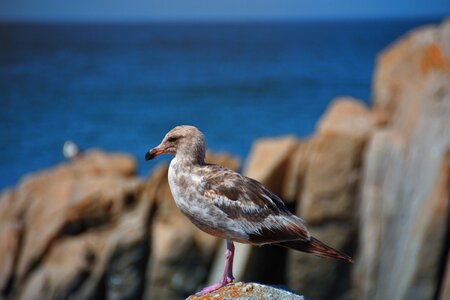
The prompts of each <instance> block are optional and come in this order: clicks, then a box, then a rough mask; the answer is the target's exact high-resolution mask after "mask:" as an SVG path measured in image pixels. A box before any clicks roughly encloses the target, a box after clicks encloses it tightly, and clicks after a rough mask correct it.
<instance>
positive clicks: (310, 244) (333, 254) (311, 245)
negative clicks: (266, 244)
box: [278, 237, 354, 263]
mask: <svg viewBox="0 0 450 300" xmlns="http://www.w3.org/2000/svg"><path fill="white" fill-rule="evenodd" d="M278 245H280V246H283V247H286V248H290V249H294V250H298V251H303V252H307V253H312V254H315V255H318V256H322V257H330V258H335V259H340V260H344V261H346V262H349V263H353V262H354V261H353V259H352V258H351V257H350V256H348V255H347V254H344V253H342V252H340V251H338V250H336V249H333V248H331V247H330V246H327V245H325V244H324V243H322V242H321V241H319V240H318V239H315V238H313V237H311V240H309V241H307V242H305V241H289V242H282V243H279V244H278Z"/></svg>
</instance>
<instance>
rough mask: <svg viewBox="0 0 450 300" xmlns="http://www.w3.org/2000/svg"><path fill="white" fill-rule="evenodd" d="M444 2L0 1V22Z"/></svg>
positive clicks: (310, 14) (331, 11)
mask: <svg viewBox="0 0 450 300" xmlns="http://www.w3.org/2000/svg"><path fill="white" fill-rule="evenodd" d="M448 15H450V0H220V1H219V0H75V1H67V0H0V20H3V21H8V20H35V21H39V20H42V21H48V20H63V21H64V20H68V21H70V20H90V21H96V20H97V21H102V20H106V21H137V20H205V19H206V20H222V19H225V20H233V19H238V20H251V19H345V18H380V17H403V18H411V17H444V16H448Z"/></svg>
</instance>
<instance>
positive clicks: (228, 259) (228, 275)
mask: <svg viewBox="0 0 450 300" xmlns="http://www.w3.org/2000/svg"><path fill="white" fill-rule="evenodd" d="M233 258H234V244H233V242H231V241H228V240H227V252H225V270H224V271H223V276H222V280H220V281H219V282H218V283H216V284H213V285H211V286H208V287H205V288H204V289H203V290H201V291H200V292H198V293H196V294H195V295H196V296H202V295H205V294H208V293H210V292H212V291H215V290H218V289H220V288H221V287H224V286H226V285H227V284H228V283H230V282H232V281H233V280H234V276H233Z"/></svg>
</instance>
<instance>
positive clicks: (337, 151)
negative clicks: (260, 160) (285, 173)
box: [287, 98, 374, 299]
mask: <svg viewBox="0 0 450 300" xmlns="http://www.w3.org/2000/svg"><path fill="white" fill-rule="evenodd" d="M373 130H374V121H373V118H372V115H371V113H370V112H369V111H368V110H367V108H365V107H364V106H363V105H362V104H360V103H359V102H357V101H355V100H354V99H351V98H338V99H336V100H335V101H333V103H332V104H331V106H330V108H329V109H328V111H327V113H326V114H325V116H324V117H323V119H322V120H321V122H320V124H319V131H318V133H317V134H316V135H314V136H313V137H312V138H311V139H310V140H309V141H308V144H309V147H308V148H307V149H308V154H306V155H304V156H305V157H308V160H307V162H306V166H305V167H302V169H303V170H304V174H303V175H302V176H301V177H302V178H303V182H301V183H300V186H301V187H302V188H301V192H300V193H299V196H298V197H299V198H298V203H297V214H298V215H300V216H301V217H302V218H303V219H304V220H305V222H306V223H307V225H308V228H309V229H310V231H311V233H312V234H313V236H315V237H316V238H318V239H320V240H321V241H323V242H325V243H327V244H329V245H330V246H333V247H335V248H337V249H341V250H343V251H345V250H348V248H349V246H350V245H351V244H352V240H353V239H354V235H355V230H354V229H355V226H354V221H355V218H354V214H355V208H356V204H357V200H358V182H359V179H360V178H359V174H360V169H361V161H362V154H363V149H364V145H365V142H366V140H367V139H368V138H369V137H370V134H371V133H372V131H373ZM287 266H288V277H287V278H288V284H289V287H290V288H291V289H292V290H294V291H298V292H300V291H301V292H302V293H304V294H305V295H308V297H311V298H312V299H327V298H335V297H336V296H337V295H338V294H339V293H341V292H342V291H339V290H338V289H337V288H336V287H337V286H339V285H340V284H342V283H340V282H341V281H342V280H344V285H345V284H347V285H348V271H347V273H345V272H343V269H345V268H347V269H348V266H346V265H345V264H343V263H341V262H338V261H335V260H330V259H323V258H317V257H314V256H313V255H310V254H304V253H300V252H296V251H289V257H288V264H287ZM345 281H346V282H347V283H345ZM319 287H320V288H319Z"/></svg>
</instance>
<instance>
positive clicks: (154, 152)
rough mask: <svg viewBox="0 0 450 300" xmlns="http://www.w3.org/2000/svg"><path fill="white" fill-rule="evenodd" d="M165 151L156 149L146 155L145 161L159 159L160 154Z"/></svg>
mask: <svg viewBox="0 0 450 300" xmlns="http://www.w3.org/2000/svg"><path fill="white" fill-rule="evenodd" d="M163 153H164V150H163V149H162V148H160V147H155V148H153V149H150V150H149V151H148V152H147V153H145V160H151V159H154V158H155V157H157V156H158V155H160V154H163Z"/></svg>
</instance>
